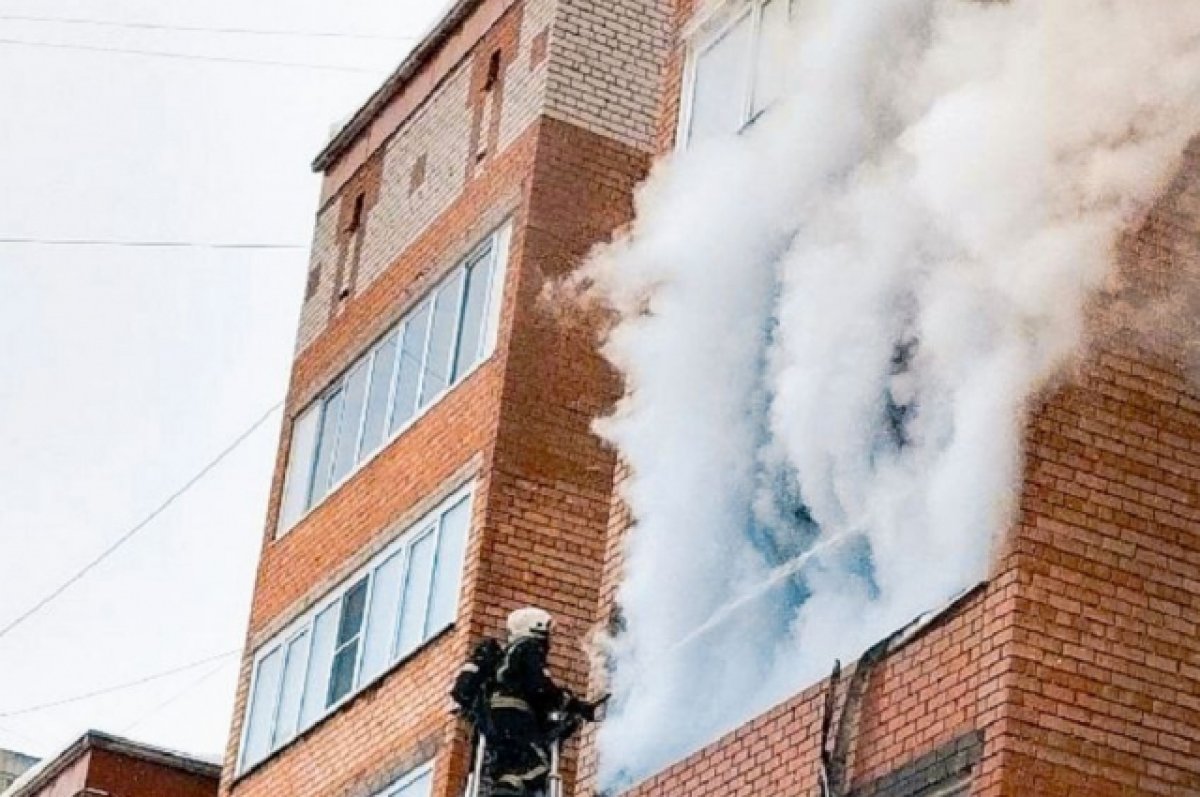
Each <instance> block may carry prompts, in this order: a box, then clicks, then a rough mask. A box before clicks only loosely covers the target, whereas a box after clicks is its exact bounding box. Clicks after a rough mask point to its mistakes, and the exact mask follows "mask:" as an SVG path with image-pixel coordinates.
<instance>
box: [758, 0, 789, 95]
mask: <svg viewBox="0 0 1200 797" xmlns="http://www.w3.org/2000/svg"><path fill="white" fill-rule="evenodd" d="M790 5H791V0H769V2H768V3H767V4H766V5H764V6H763V12H762V28H761V30H760V32H759V36H758V55H757V57H756V59H755V64H754V108H753V111H752V113H753V114H754V115H755V116H757V115H758V114H759V113H761V112H762V111H764V110H766V109H767V108H768V107H770V106H771V105H772V104H773V103H774V102H775V101H776V100H778V99H779V98H780V97H782V96H783V91H784V89H785V88H786V74H787V66H788V64H787V48H788V45H789V43H790V42H789V41H788V38H789V37H788V33H789V31H790V27H789V22H790V16H791V15H790V14H789V7H790Z"/></svg>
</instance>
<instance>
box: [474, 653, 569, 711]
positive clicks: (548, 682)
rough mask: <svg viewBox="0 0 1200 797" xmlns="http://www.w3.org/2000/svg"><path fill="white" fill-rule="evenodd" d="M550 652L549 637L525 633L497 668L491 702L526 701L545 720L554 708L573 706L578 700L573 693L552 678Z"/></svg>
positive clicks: (555, 709) (567, 708)
mask: <svg viewBox="0 0 1200 797" xmlns="http://www.w3.org/2000/svg"><path fill="white" fill-rule="evenodd" d="M549 653H550V646H549V642H548V640H546V639H543V638H540V637H533V636H527V637H522V638H520V639H517V640H516V641H514V642H513V643H512V644H511V645H509V647H508V650H507V651H506V653H505V657H504V661H503V662H501V664H500V668H499V670H498V671H497V672H496V688H495V691H494V692H493V697H492V704H493V705H514V704H513V703H511V701H517V702H523V703H525V704H527V705H528V709H529V711H531V712H532V713H533V714H535V715H536V716H537V717H538V718H539V719H543V720H544V719H545V718H546V717H547V716H549V715H550V713H551V712H554V711H559V710H564V709H565V710H569V709H571V708H573V707H574V704H575V703H576V702H577V701H576V700H575V699H574V698H573V697H572V695H571V693H570V692H568V691H567V690H565V689H562V688H561V687H559V686H558V685H557V684H555V683H554V681H553V680H552V679H551V678H550V673H549V671H548V668H547V661H546V660H547V657H548V655H549Z"/></svg>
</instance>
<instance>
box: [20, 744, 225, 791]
mask: <svg viewBox="0 0 1200 797" xmlns="http://www.w3.org/2000/svg"><path fill="white" fill-rule="evenodd" d="M220 778H221V765H220V764H217V763H214V762H212V761H205V760H202V759H199V758H195V757H194V756H189V755H185V754H183V753H177V752H175V751H173V750H164V749H162V748H159V747H152V746H150V745H146V744H142V743H141V742H134V741H130V740H129V739H122V738H120V737H117V736H111V735H109V734H107V733H100V732H99V731H88V732H87V733H85V734H84V735H83V736H82V737H80V738H79V739H78V740H77V741H75V742H74V743H73V744H71V745H70V746H69V747H67V749H65V750H64V751H63V752H61V753H59V754H58V755H56V756H54V757H53V758H48V759H46V760H45V761H44V762H42V763H41V764H40V765H38V766H36V767H34V768H33V769H31V770H29V771H28V772H27V773H26V774H25V775H24V776H23V777H21V778H20V779H19V780H18V781H17V782H16V783H14V784H13V785H12V788H10V789H9V790H8V791H6V792H4V795H5V797H167V796H168V795H169V796H170V797H215V795H216V793H217V786H218V785H219V783H220Z"/></svg>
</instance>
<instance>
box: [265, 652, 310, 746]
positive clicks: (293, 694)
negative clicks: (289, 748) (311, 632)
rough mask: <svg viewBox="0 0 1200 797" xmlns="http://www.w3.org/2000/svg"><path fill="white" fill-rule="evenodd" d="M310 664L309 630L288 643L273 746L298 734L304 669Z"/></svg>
mask: <svg viewBox="0 0 1200 797" xmlns="http://www.w3.org/2000/svg"><path fill="white" fill-rule="evenodd" d="M307 665H308V632H307V631H305V632H304V633H303V634H301V635H300V636H298V637H296V638H295V639H293V640H292V641H291V643H289V644H288V650H287V662H286V663H285V664H284V667H283V691H282V692H281V694H280V698H279V717H278V718H277V719H276V720H275V737H274V739H273V740H272V742H271V746H272V747H279V746H280V745H281V744H283V743H284V742H286V741H287V740H289V739H291V738H292V737H293V736H295V735H296V728H297V726H298V724H299V722H300V701H301V699H302V698H303V697H304V671H305V668H306V667H307Z"/></svg>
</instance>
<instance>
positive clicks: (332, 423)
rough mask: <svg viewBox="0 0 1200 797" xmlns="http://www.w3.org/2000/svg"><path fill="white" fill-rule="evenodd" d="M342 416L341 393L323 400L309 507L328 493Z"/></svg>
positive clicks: (338, 392) (339, 390) (339, 391)
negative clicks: (339, 420) (323, 405)
mask: <svg viewBox="0 0 1200 797" xmlns="http://www.w3.org/2000/svg"><path fill="white" fill-rule="evenodd" d="M341 414H342V391H341V389H338V391H337V392H336V393H334V394H333V395H332V396H330V397H329V398H327V399H326V400H325V410H324V411H323V412H322V413H321V437H320V440H319V441H318V443H317V466H316V469H315V470H314V472H313V474H314V475H313V487H312V498H311V500H310V501H309V506H311V505H313V504H315V503H316V502H317V501H320V500H321V499H322V498H324V497H325V493H327V492H329V470H330V464H331V463H332V461H333V452H334V448H335V446H337V430H338V419H339V418H340V417H341Z"/></svg>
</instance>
